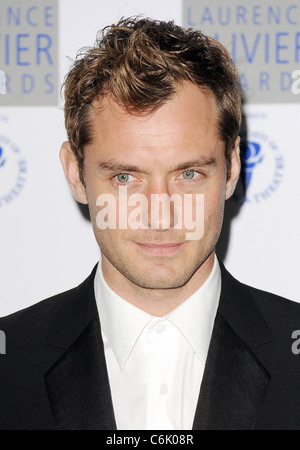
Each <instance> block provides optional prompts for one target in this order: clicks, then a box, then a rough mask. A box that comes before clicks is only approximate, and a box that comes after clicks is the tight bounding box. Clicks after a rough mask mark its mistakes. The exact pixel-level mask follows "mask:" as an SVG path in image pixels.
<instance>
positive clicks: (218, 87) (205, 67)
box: [65, 19, 241, 181]
mask: <svg viewBox="0 0 300 450" xmlns="http://www.w3.org/2000/svg"><path fill="white" fill-rule="evenodd" d="M183 81H191V82H192V83H194V84H195V85H198V86H199V88H201V89H202V90H203V91H206V92H207V91H208V92H212V93H213V95H214V97H215V99H216V101H217V106H218V132H219V135H220V138H221V139H222V141H223V142H224V143H225V152H226V154H225V156H226V162H227V167H228V170H229V168H230V155H231V150H232V149H233V148H234V145H235V141H236V139H237V136H238V133H239V129H240V122H241V95H240V86H239V78H238V74H237V71H236V68H235V66H234V64H233V63H232V61H231V58H230V55H229V53H228V51H227V50H226V49H225V48H224V47H223V46H222V45H221V44H220V43H219V42H217V41H216V40H215V39H213V38H210V37H207V36H204V35H203V34H202V33H201V32H200V31H195V30H191V29H190V30H184V29H183V28H181V27H179V26H176V25H174V23H173V22H159V21H153V20H149V19H141V20H137V19H136V20H134V19H125V20H120V21H119V23H118V24H117V25H112V26H111V27H106V28H105V29H104V30H103V31H102V32H101V34H99V37H98V39H97V42H96V45H95V47H94V48H88V49H85V50H82V52H80V53H79V55H78V58H77V60H76V61H75V63H74V65H73V68H72V69H71V70H70V72H69V73H68V75H67V77H66V80H65V124H66V129H67V134H68V139H69V142H70V146H71V149H72V151H73V152H74V154H75V155H76V158H77V160H78V164H79V167H80V173H81V177H82V181H83V180H84V176H83V161H84V149H85V147H86V145H87V144H89V143H91V142H92V138H93V130H92V128H91V126H90V117H91V111H92V109H93V106H94V104H95V102H99V101H101V99H103V98H104V97H105V96H107V95H109V96H111V97H112V98H113V99H114V100H115V101H116V102H117V103H118V104H119V105H121V106H122V107H124V108H125V109H126V110H128V111H129V112H132V113H149V112H152V111H154V110H156V109H157V108H159V107H160V106H162V105H163V104H164V103H166V101H168V100H169V99H170V98H171V97H172V96H173V95H174V93H175V92H176V90H177V88H178V86H179V85H180V84H181V83H182V82H183ZM98 104H99V103H98Z"/></svg>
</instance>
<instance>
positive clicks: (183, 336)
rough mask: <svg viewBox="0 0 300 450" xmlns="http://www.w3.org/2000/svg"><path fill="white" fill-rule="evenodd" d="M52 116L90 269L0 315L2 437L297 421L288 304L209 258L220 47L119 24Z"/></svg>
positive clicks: (226, 97)
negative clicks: (61, 125) (88, 241)
mask: <svg viewBox="0 0 300 450" xmlns="http://www.w3.org/2000/svg"><path fill="white" fill-rule="evenodd" d="M65 122H66V129H67V133H68V142H65V143H64V144H63V145H62V148H61V154H60V156H61V161H62V165H63V168H64V171H65V174H66V177H67V180H68V182H69V184H70V187H71V190H72V192H73V194H74V196H75V198H76V200H77V201H78V202H81V203H85V204H88V205H89V210H90V216H91V221H92V224H93V229H94V233H95V237H96V240H97V242H98V245H99V247H100V250H101V263H99V264H98V265H97V266H96V267H95V268H94V270H93V272H92V274H91V275H90V276H89V277H88V278H87V280H86V281H85V282H84V283H82V284H81V285H79V286H78V287H77V288H75V289H73V290H71V291H68V292H65V293H62V294H60V295H57V296H55V297H53V298H51V299H48V300H45V301H43V302H40V303H38V304H36V305H33V306H31V307H29V308H27V309H25V310H23V311H20V312H18V313H15V314H13V315H11V316H8V317H5V318H2V319H1V321H0V328H1V330H3V331H4V332H5V335H6V339H7V350H6V355H3V356H2V357H1V372H0V377H1V383H0V385H1V387H0V389H1V395H0V404H1V413H0V426H1V429H107V430H113V429H132V430H134V429H144V430H146V429H149V430H158V429H161V430H180V429H184V430H189V429H245V430H246V429H293V428H295V429H297V428H300V414H299V413H300V407H299V405H300V388H299V381H298V380H299V379H300V378H299V377H300V364H299V357H297V355H296V354H295V353H297V352H295V351H294V352H293V351H292V344H293V341H292V339H291V336H292V333H293V332H294V330H297V328H298V327H299V323H300V322H299V320H300V309H299V308H300V307H299V305H298V304H296V303H293V302H290V301H288V300H285V299H282V298H279V297H276V296H275V295H272V294H269V293H265V292H262V291H259V290H256V289H254V288H250V287H248V286H245V285H242V284H240V283H239V282H238V281H236V280H235V279H234V278H232V276H231V275H230V274H229V273H228V272H227V271H226V269H225V268H224V267H223V265H222V264H221V263H219V262H218V260H217V258H216V255H215V247H216V244H217V241H218V238H219V235H220V231H221V226H222V219H223V211H224V203H225V200H226V199H228V198H229V197H230V196H231V195H232V193H233V191H234V189H235V186H236V183H237V180H238V177H239V171H240V159H239V137H238V133H239V128H240V122H241V95H240V89H239V79H238V75H237V72H236V69H235V67H234V65H233V63H232V61H231V59H230V56H229V54H228V52H227V51H226V50H225V48H223V47H222V46H221V45H220V44H219V43H218V42H216V41H215V40H213V39H210V38H208V37H205V36H203V35H202V34H201V33H200V32H198V31H192V30H186V31H185V30H183V29H182V28H180V27H177V26H175V25H174V24H173V23H172V22H170V23H165V22H156V21H152V20H148V19H140V20H138V19H136V20H134V19H128V20H121V21H120V22H119V23H118V24H117V25H116V26H112V27H110V28H107V29H105V30H104V32H103V33H102V35H101V36H100V37H99V39H98V41H97V44H96V46H95V48H92V49H89V50H86V51H85V52H84V53H83V54H81V55H79V56H78V58H77V60H76V61H75V63H74V65H73V67H72V68H71V70H70V72H69V73H68V75H67V77H66V81H65ZM165 199H167V201H165ZM157 200H158V202H157ZM155 201H156V206H155ZM155 208H156V209H155ZM79 238H80V237H79Z"/></svg>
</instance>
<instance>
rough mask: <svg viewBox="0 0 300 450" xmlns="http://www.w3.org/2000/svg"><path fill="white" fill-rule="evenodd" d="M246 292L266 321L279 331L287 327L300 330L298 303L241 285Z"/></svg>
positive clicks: (299, 308)
mask: <svg viewBox="0 0 300 450" xmlns="http://www.w3.org/2000/svg"><path fill="white" fill-rule="evenodd" d="M242 286H243V287H244V288H245V289H247V290H248V292H249V293H250V294H251V296H252V298H253V300H254V301H255V303H256V304H257V306H258V308H259V309H260V311H261V313H262V315H263V316H264V317H265V319H266V321H267V322H268V323H269V324H270V325H271V327H272V328H273V329H276V330H278V331H280V330H281V329H285V328H286V326H287V325H289V326H290V327H291V328H293V327H294V328H295V327H296V328H300V303H298V302H296V301H293V300H290V299H288V298H285V297H281V296H279V295H276V294H273V293H270V292H266V291H263V290H260V289H256V288H254V287H251V286H247V285H245V284H242Z"/></svg>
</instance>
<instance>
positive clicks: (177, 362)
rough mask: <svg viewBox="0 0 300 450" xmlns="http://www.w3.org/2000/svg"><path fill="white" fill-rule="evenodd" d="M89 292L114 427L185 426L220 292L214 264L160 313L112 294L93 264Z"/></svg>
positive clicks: (190, 420)
mask: <svg viewBox="0 0 300 450" xmlns="http://www.w3.org/2000/svg"><path fill="white" fill-rule="evenodd" d="M94 286H95V296H96V302H97V307H98V311H99V316H100V323H101V329H102V337H103V342H104V350H105V358H106V364H107V370H108V376H109V383H110V388H111V394H112V401H113V407H114V413H115V418H116V423H117V428H118V429H119V430H190V429H191V428H192V426H193V419H194V415H195V410H196V406H197V401H198V396H199V391H200V385H201V381H202V377H203V372H204V367H205V361H206V357H207V352H208V347H209V343H210V339H211V334H212V329H213V324H214V319H215V315H216V311H217V307H218V303H219V297H220V291H221V274H220V267H219V263H218V261H217V258H216V257H215V261H214V266H213V269H212V272H211V274H210V275H209V277H208V279H207V280H206V282H205V283H204V284H203V285H202V286H201V287H200V288H199V289H198V290H197V291H196V292H195V293H194V294H193V295H192V296H191V297H189V298H188V299H187V300H185V301H184V302H183V303H182V304H181V305H179V306H178V307H177V308H175V309H174V310H173V311H171V312H170V313H168V314H166V315H165V316H164V317H156V316H152V315H150V314H148V313H146V312H144V311H142V310H141V309H139V308H137V307H135V306H133V305H132V304H131V303H129V302H128V301H126V300H124V299H123V298H121V297H120V296H119V295H117V294H116V293H115V292H114V291H113V290H112V289H111V288H110V287H109V286H108V284H107V283H106V281H105V280H104V278H103V275H102V270H101V265H100V263H99V265H98V269H97V272H96V276H95V284H94Z"/></svg>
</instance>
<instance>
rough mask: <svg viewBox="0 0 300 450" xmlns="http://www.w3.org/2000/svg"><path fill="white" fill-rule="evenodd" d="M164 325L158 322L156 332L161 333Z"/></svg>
mask: <svg viewBox="0 0 300 450" xmlns="http://www.w3.org/2000/svg"><path fill="white" fill-rule="evenodd" d="M165 328H166V326H165V325H164V324H163V323H159V324H158V325H156V328H155V330H156V332H157V333H163V332H164V331H165Z"/></svg>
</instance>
